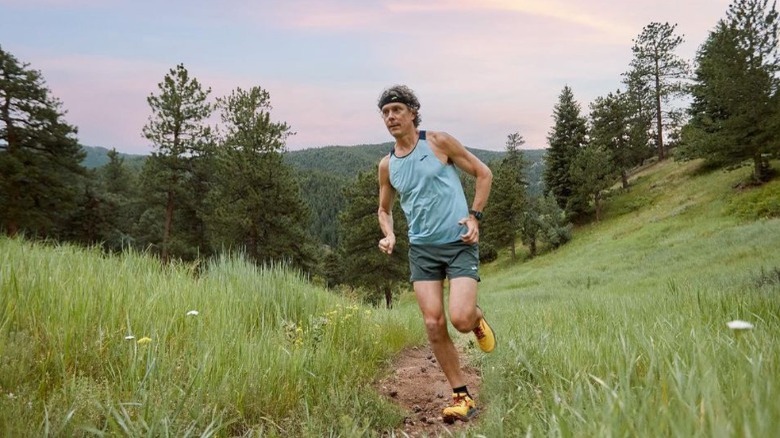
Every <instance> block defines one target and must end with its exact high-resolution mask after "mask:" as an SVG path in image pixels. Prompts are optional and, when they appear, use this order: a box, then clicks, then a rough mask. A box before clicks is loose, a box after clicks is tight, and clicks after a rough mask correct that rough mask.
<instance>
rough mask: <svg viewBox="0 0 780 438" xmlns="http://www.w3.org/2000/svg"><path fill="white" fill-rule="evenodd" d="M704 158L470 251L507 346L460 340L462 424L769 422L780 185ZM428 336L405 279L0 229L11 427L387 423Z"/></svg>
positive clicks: (315, 432)
mask: <svg viewBox="0 0 780 438" xmlns="http://www.w3.org/2000/svg"><path fill="white" fill-rule="evenodd" d="M696 166H697V163H685V164H679V163H673V162H664V163H661V164H659V165H657V166H654V167H653V168H650V169H646V170H644V171H643V172H642V173H640V174H639V175H636V176H635V177H634V178H633V180H632V186H631V189H630V190H629V191H627V192H624V191H622V190H619V189H618V190H615V191H613V193H611V194H610V196H609V197H608V199H607V204H606V206H605V207H606V208H605V210H604V219H603V220H602V221H601V222H600V223H595V224H591V225H588V226H584V227H581V228H579V229H577V230H575V233H574V239H573V241H572V242H570V243H568V244H567V245H565V246H564V247H562V248H559V249H558V250H556V251H553V252H549V253H546V254H543V255H542V256H539V257H537V258H535V259H533V260H529V261H525V262H522V263H520V262H518V263H515V264H512V263H510V262H507V261H506V260H501V261H499V262H498V263H494V264H491V265H486V266H484V267H483V269H482V271H483V272H482V276H483V282H482V284H481V289H480V294H481V296H480V302H481V304H482V306H483V308H484V309H485V310H486V311H487V312H488V315H489V317H490V322H491V325H493V326H494V328H495V329H496V330H497V332H498V336H499V346H498V348H497V350H496V351H495V352H494V353H492V354H490V355H483V354H481V353H476V352H474V351H473V349H472V350H469V353H468V354H469V355H471V356H472V357H471V358H472V360H473V361H474V363H475V364H476V365H477V366H479V367H480V368H481V370H482V374H483V386H482V390H481V392H480V400H479V402H480V403H482V404H483V405H484V406H485V409H484V410H483V412H482V414H481V416H480V417H479V418H480V419H479V421H477V422H476V423H475V424H474V425H473V427H472V428H470V429H469V430H468V432H467V434H469V435H472V436H479V435H484V436H490V437H494V436H520V435H526V434H528V435H530V436H565V437H569V436H573V437H591V436H647V437H655V436H686V437H688V436H701V437H713V436H714V437H719V436H772V435H773V434H774V433H775V431H776V430H780V397H778V392H779V391H780V363H778V362H779V361H780V346H778V342H777V340H776V338H777V336H776V334H777V333H778V332H780V251H778V250H777V248H780V219H778V215H777V214H776V212H777V208H776V207H774V206H775V205H776V202H777V199H778V190H779V187H780V186H778V182H777V181H775V182H772V183H769V184H767V185H765V186H762V187H757V188H751V189H737V188H735V187H737V186H738V183H739V182H740V181H744V180H745V178H746V176H747V173H748V172H749V169H746V168H743V169H737V170H734V171H732V172H720V171H719V172H711V173H700V172H697V168H696ZM772 212H775V213H772ZM190 310H197V311H198V312H199V314H198V315H197V316H188V315H187V312H188V311H190ZM734 319H742V320H747V321H749V322H751V323H753V324H754V325H755V328H754V329H753V330H751V331H748V332H745V333H735V332H732V331H731V330H729V329H728V328H727V327H726V322H728V321H730V320H734ZM127 336H134V339H130V340H127V339H125V337H127ZM455 336H460V335H455ZM144 337H148V338H149V339H150V341H149V342H148V343H145V344H143V343H139V340H140V339H142V338H144ZM461 340H463V339H461ZM423 342H424V334H423V330H422V323H421V321H420V316H419V311H418V310H417V307H416V303H415V301H414V299H413V296H412V295H411V294H406V295H404V296H402V298H401V300H400V302H399V303H398V304H397V306H396V308H395V309H393V310H390V311H388V310H382V309H371V308H367V307H363V306H358V305H355V304H354V303H352V302H350V301H348V300H346V299H343V298H339V297H337V296H335V295H333V294H330V293H328V292H326V291H324V290H322V289H321V288H320V287H318V286H314V285H312V283H310V282H308V281H307V280H306V279H305V278H302V277H301V276H300V275H297V274H295V273H292V272H290V271H288V270H286V269H283V268H282V267H278V266H272V267H267V268H263V269H260V268H256V267H253V266H251V265H247V264H245V263H243V262H242V261H240V259H238V258H224V259H222V260H219V261H216V262H214V263H213V264H212V265H210V266H208V267H207V268H206V269H204V270H203V271H202V272H201V273H200V275H199V276H198V275H196V273H195V272H194V269H193V268H192V267H189V266H186V265H181V266H173V267H169V268H161V267H160V266H159V264H158V263H156V262H155V261H154V260H152V259H150V258H147V257H145V256H143V255H139V254H127V255H124V256H122V257H115V258H107V257H104V256H102V255H101V254H100V253H99V252H98V251H93V250H84V249H78V248H75V247H71V246H67V245H60V246H46V245H41V244H32V243H29V242H25V241H23V240H21V239H0V435H3V436H27V435H54V436H79V435H111V436H113V435H128V436H192V435H205V436H209V435H215V436H247V435H257V436H259V435H262V436H366V435H379V434H381V433H382V432H383V431H387V430H389V429H391V428H393V427H394V426H396V425H398V424H399V422H400V421H401V419H402V418H403V413H401V412H399V411H398V409H397V408H395V407H394V406H392V405H391V404H390V403H389V402H387V401H385V400H383V399H381V397H380V396H379V395H378V394H376V393H375V392H374V391H373V390H372V388H371V382H372V380H374V379H375V378H376V377H377V376H378V375H381V373H383V372H385V371H384V366H385V365H386V363H387V361H388V360H389V359H391V358H392V357H393V355H394V354H396V353H397V352H398V351H399V350H400V349H402V348H403V347H405V346H408V345H414V344H420V343H423Z"/></svg>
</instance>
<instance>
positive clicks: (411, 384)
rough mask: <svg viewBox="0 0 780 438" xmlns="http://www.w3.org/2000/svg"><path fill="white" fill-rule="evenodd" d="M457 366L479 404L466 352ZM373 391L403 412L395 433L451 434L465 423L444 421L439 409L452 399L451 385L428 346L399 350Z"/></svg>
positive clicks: (477, 377) (475, 376)
mask: <svg viewBox="0 0 780 438" xmlns="http://www.w3.org/2000/svg"><path fill="white" fill-rule="evenodd" d="M460 359H461V369H462V371H463V377H464V379H465V380H466V384H467V385H468V388H469V393H471V396H472V397H474V398H475V399H476V400H477V403H478V406H479V397H478V395H479V388H480V383H481V381H482V378H481V376H480V375H479V371H478V370H477V369H476V368H474V367H472V366H470V365H469V364H468V355H465V354H461V355H460ZM375 386H376V389H377V391H379V393H380V394H382V395H384V396H385V397H387V398H388V399H390V400H392V401H393V402H394V403H396V404H398V405H399V406H401V407H402V408H403V409H404V410H405V411H406V412H407V415H406V417H405V418H404V422H403V424H402V425H399V426H398V428H397V429H396V430H395V431H394V434H395V436H409V437H426V436H431V437H434V436H452V435H454V434H457V433H459V432H462V431H463V430H464V429H466V428H468V427H469V424H470V423H464V422H461V421H457V422H455V423H454V424H451V425H450V424H445V423H444V421H443V420H442V410H443V409H444V408H445V407H447V406H448V405H449V404H450V402H451V400H452V388H451V387H450V385H449V383H447V379H446V378H445V377H444V373H443V372H442V371H441V368H439V364H438V362H437V361H436V358H435V357H434V355H433V352H432V351H431V348H430V347H429V346H427V345H426V346H423V347H412V348H408V349H406V350H403V351H402V352H401V353H400V354H399V355H398V357H396V358H395V360H394V361H393V363H392V365H391V368H390V370H389V372H388V374H387V376H386V377H384V378H383V379H381V380H380V381H378V382H376V384H375Z"/></svg>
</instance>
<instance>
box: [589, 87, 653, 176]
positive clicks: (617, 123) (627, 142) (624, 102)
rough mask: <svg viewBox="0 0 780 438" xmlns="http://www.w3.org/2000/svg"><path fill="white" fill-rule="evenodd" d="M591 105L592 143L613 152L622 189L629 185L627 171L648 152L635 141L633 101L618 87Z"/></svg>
mask: <svg viewBox="0 0 780 438" xmlns="http://www.w3.org/2000/svg"><path fill="white" fill-rule="evenodd" d="M590 108H591V113H590V120H591V127H590V144H591V145H596V146H599V147H602V148H603V149H605V150H606V151H609V152H610V153H611V157H612V163H613V165H614V167H615V168H616V170H617V171H618V172H619V173H620V178H621V182H622V184H623V188H628V170H629V169H630V168H631V167H633V166H635V165H637V164H639V163H640V162H641V160H642V159H643V158H644V152H645V148H644V146H643V145H641V143H638V142H634V141H632V134H633V132H634V131H633V124H632V119H631V117H632V116H631V107H630V101H629V100H628V98H627V96H626V95H624V94H622V93H621V92H620V91H619V90H618V91H616V92H615V93H614V94H613V93H609V94H607V96H606V97H598V98H596V100H595V101H593V103H591V105H590ZM637 145H638V147H637Z"/></svg>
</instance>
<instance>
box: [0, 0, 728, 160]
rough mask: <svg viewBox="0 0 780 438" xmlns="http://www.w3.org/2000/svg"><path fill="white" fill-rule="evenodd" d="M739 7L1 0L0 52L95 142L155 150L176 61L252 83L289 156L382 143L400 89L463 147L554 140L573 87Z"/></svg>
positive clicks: (578, 93)
mask: <svg viewBox="0 0 780 438" xmlns="http://www.w3.org/2000/svg"><path fill="white" fill-rule="evenodd" d="M729 4H730V0H628V1H626V0H622V1H620V0H278V1H272V0H187V1H185V0H128V1H126V0H0V23H2V26H0V47H2V48H3V50H5V51H7V52H10V53H11V54H12V55H14V56H15V57H16V58H17V59H18V60H19V61H21V62H25V63H29V64H30V67H31V68H33V69H35V70H39V71H41V73H42V74H43V77H44V79H45V81H46V84H47V86H48V88H49V89H50V90H51V92H52V94H53V95H54V96H55V97H57V98H58V99H59V100H60V101H61V102H62V104H63V106H62V108H63V109H64V110H66V111H67V113H66V115H65V120H66V121H67V122H68V123H70V124H72V125H75V126H77V127H78V130H79V131H78V139H79V142H80V143H81V144H84V145H88V146H103V147H106V148H115V149H117V150H118V151H120V152H125V153H131V154H149V153H151V152H152V151H153V150H154V148H153V146H152V145H151V144H150V143H149V142H148V141H147V140H146V139H144V138H143V136H142V134H141V132H142V128H143V126H144V124H146V123H147V121H148V119H149V116H150V115H151V110H150V107H149V105H148V103H147V101H146V99H147V97H148V96H149V95H151V94H158V88H157V84H158V83H160V82H161V81H162V80H163V78H164V76H165V75H166V74H167V73H168V72H169V70H171V69H172V68H174V67H175V66H176V65H177V64H180V63H181V64H184V66H185V68H187V70H188V72H189V73H190V75H191V76H193V77H195V78H197V79H198V81H199V82H200V83H201V84H203V85H204V87H210V88H211V94H210V98H211V99H212V100H214V99H216V98H217V97H222V96H226V95H228V94H230V93H231V91H232V90H234V89H236V88H237V87H241V88H243V89H248V88H250V87H253V86H259V87H262V88H263V89H265V90H267V91H268V92H269V93H270V96H271V105H272V107H273V109H272V111H271V118H272V120H274V121H277V122H286V123H287V124H288V125H290V126H291V129H292V131H293V132H295V135H292V136H290V137H289V138H288V140H287V148H288V149H289V150H300V149H307V148H315V147H322V146H331V145H356V144H374V143H384V142H387V141H390V140H392V138H391V137H390V135H389V134H388V132H387V131H386V129H385V127H384V125H383V123H382V119H381V117H380V115H379V111H378V109H377V107H376V102H377V99H378V97H379V95H380V93H381V92H382V90H384V89H385V88H387V87H389V86H392V85H394V84H405V85H408V86H409V87H411V88H412V89H413V90H414V91H415V92H416V94H417V96H418V98H419V99H420V102H421V104H422V107H421V109H420V113H421V116H422V125H421V128H422V129H429V130H434V131H446V132H448V133H450V134H452V135H453V136H455V137H456V138H457V139H459V140H460V141H461V143H463V144H464V145H465V146H467V147H472V148H478V149H487V150H503V149H504V147H505V144H506V139H507V136H508V135H509V134H511V133H514V132H517V133H519V134H520V135H522V136H523V138H524V139H525V141H526V143H525V146H524V148H528V149H538V148H545V147H547V135H548V133H549V132H550V129H551V128H552V125H553V123H554V120H553V110H554V107H555V104H556V103H557V102H558V97H559V95H560V93H561V91H562V90H563V88H564V86H567V85H568V86H569V87H571V88H572V91H573V93H574V97H575V99H576V100H577V102H578V103H579V104H580V106H581V110H582V113H583V115H585V114H587V113H588V112H589V109H588V105H589V104H590V103H591V102H592V101H593V100H594V99H595V98H597V97H599V96H605V95H606V94H607V93H609V92H614V91H615V90H617V89H623V85H622V83H621V74H622V73H624V72H626V71H627V70H628V68H629V63H630V61H631V58H632V54H631V46H632V45H633V41H632V40H634V39H635V38H636V37H637V36H638V35H639V34H640V33H641V31H642V28H643V27H644V26H647V25H648V24H650V23H652V22H660V23H665V22H668V23H670V24H676V25H677V29H676V33H677V34H679V35H682V36H683V37H684V39H685V42H684V43H683V44H682V45H681V46H680V47H679V48H678V51H677V53H678V55H680V56H681V57H683V58H685V59H690V60H692V59H693V58H694V57H695V54H696V50H697V49H698V48H699V46H701V44H702V43H703V42H704V41H705V40H706V38H707V35H708V34H709V32H710V30H712V29H713V28H714V26H715V24H716V23H717V21H718V20H720V19H722V18H724V17H725V13H726V10H727V9H728V5H729Z"/></svg>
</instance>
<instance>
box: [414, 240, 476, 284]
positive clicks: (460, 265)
mask: <svg viewBox="0 0 780 438" xmlns="http://www.w3.org/2000/svg"><path fill="white" fill-rule="evenodd" d="M409 270H410V271H411V273H412V275H411V278H410V280H411V281H412V282H415V281H428V280H444V278H445V277H446V278H449V279H452V278H458V277H469V278H473V279H475V280H477V281H480V278H479V245H478V244H474V245H469V244H467V243H464V242H460V241H459V242H453V243H446V244H443V245H420V244H411V245H409Z"/></svg>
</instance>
